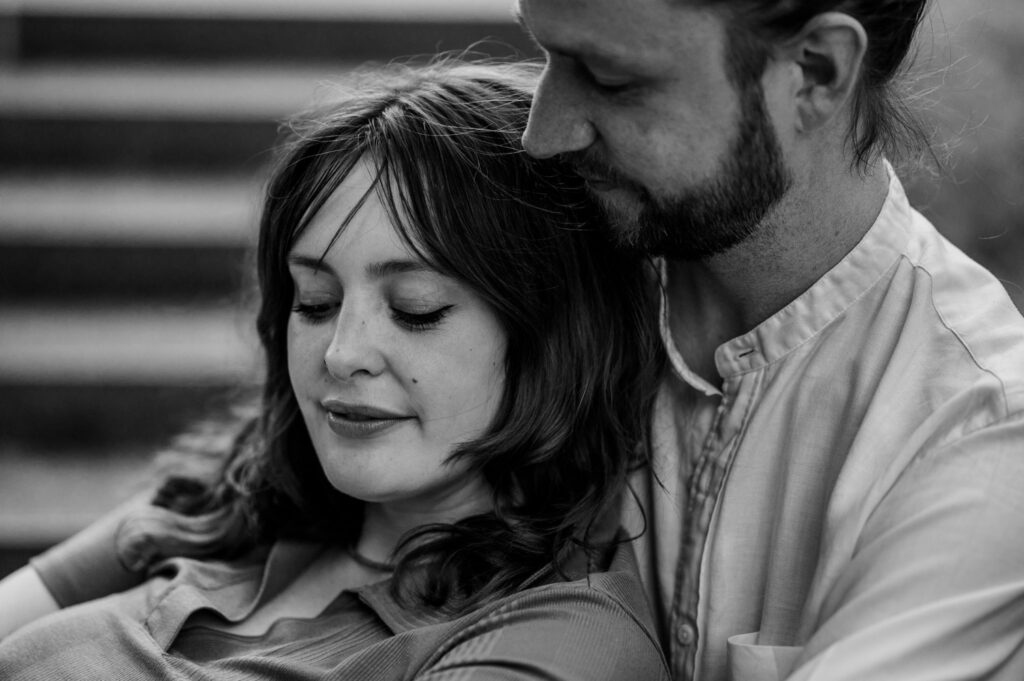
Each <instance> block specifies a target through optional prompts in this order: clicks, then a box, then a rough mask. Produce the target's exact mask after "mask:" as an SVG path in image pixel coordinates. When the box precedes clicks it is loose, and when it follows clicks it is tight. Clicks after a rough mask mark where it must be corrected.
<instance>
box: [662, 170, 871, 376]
mask: <svg viewBox="0 0 1024 681" xmlns="http://www.w3.org/2000/svg"><path fill="white" fill-rule="evenodd" d="M888 184H889V179H888V174H887V171H886V168H885V166H884V165H883V164H882V163H878V164H876V165H875V166H874V167H872V168H871V169H869V170H868V171H867V172H865V173H860V172H858V171H845V170H844V171H842V172H838V173H834V174H832V175H831V176H829V175H827V174H820V173H816V174H811V173H808V176H807V177H805V178H803V179H800V178H797V179H796V180H795V181H794V184H793V187H792V188H791V190H790V191H789V192H788V193H787V195H786V196H785V197H784V198H783V200H782V201H780V202H779V205H778V206H777V207H776V209H775V210H774V211H773V212H772V213H771V215H770V216H769V217H768V219H767V220H766V221H765V224H764V225H762V227H761V228H760V229H759V230H758V232H757V233H756V234H755V235H753V236H752V237H751V238H749V239H747V240H746V241H744V242H743V243H742V244H740V245H739V246H737V247H735V248H733V249H731V250H729V251H727V252H725V253H722V254H719V255H716V256H714V257H712V258H709V259H707V260H704V261H701V262H684V261H677V260H669V261H668V273H669V288H668V296H669V300H670V301H671V311H672V316H671V324H670V327H671V330H672V336H673V338H674V340H675V342H676V346H677V348H678V349H679V351H680V353H681V354H682V356H683V358H684V359H685V360H686V362H687V364H688V365H689V367H690V368H691V369H692V370H693V371H695V372H697V374H698V375H700V376H702V377H704V378H705V379H707V380H709V381H711V383H712V384H713V385H719V384H720V383H721V378H720V377H719V375H718V371H717V369H716V367H715V361H714V353H715V350H716V348H718V346H719V345H721V344H722V343H724V342H726V341H728V340H730V339H732V338H735V337H736V336H740V335H742V334H744V333H746V332H748V331H750V330H751V329H753V328H754V327H756V326H757V325H758V324H760V323H761V322H763V321H764V320H766V319H768V318H769V317H771V316H772V315H774V314H775V313H776V312H778V311H779V310H781V309H782V308H784V307H785V306H786V305H788V304H789V303H790V302H792V301H793V300H795V299H796V298H797V297H799V296H800V295H801V294H802V293H803V292H804V291H806V290H807V289H809V288H810V287H811V286H812V285H813V284H814V283H815V282H817V281H818V280H819V279H820V278H821V277H822V276H823V275H824V274H825V273H826V272H828V271H829V270H830V269H832V267H834V266H835V265H836V264H837V263H838V262H839V261H840V260H842V259H843V257H844V256H845V255H846V254H847V253H849V252H850V251H851V250H852V249H853V247H854V246H856V245H857V243H858V242H859V241H860V240H861V239H862V238H863V236H864V234H865V233H866V232H867V231H868V230H869V229H870V228H871V225H873V224H874V222H875V219H876V218H877V217H878V214H879V212H880V211H881V208H882V204H883V203H884V202H885V198H886V196H887V195H888Z"/></svg>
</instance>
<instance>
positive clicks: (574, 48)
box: [513, 7, 626, 68]
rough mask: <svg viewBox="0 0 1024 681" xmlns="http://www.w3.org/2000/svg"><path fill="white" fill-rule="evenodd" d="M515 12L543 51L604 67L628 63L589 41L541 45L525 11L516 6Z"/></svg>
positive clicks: (525, 31) (519, 21)
mask: <svg viewBox="0 0 1024 681" xmlns="http://www.w3.org/2000/svg"><path fill="white" fill-rule="evenodd" d="M513 14H514V16H515V18H516V23H517V24H519V27H520V28H521V29H523V32H524V33H526V36H527V37H528V38H529V39H530V40H531V41H533V44H534V45H535V46H536V47H537V48H538V49H540V50H541V51H542V52H548V53H550V54H557V55H559V56H562V57H569V58H572V59H581V60H586V61H587V62H589V63H592V64H594V65H597V66H601V67H603V68H622V67H624V66H625V65H626V64H625V63H624V62H623V60H622V57H621V55H617V54H613V53H610V52H608V51H606V50H604V49H603V48H601V47H599V46H597V45H594V44H592V43H589V42H584V43H581V44H578V45H565V46H557V45H548V46H545V45H541V44H540V42H539V41H538V40H537V36H536V35H534V33H533V31H531V30H530V27H529V26H528V25H527V24H526V19H525V18H524V17H523V13H522V12H521V11H520V10H519V8H518V7H516V8H515V9H514V10H513Z"/></svg>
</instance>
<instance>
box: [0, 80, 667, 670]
mask: <svg viewBox="0 0 1024 681" xmlns="http://www.w3.org/2000/svg"><path fill="white" fill-rule="evenodd" d="M536 75H537V74H536V71H535V70H534V68H533V67H528V66H524V65H502V66H496V65H487V66H484V65H470V64H460V63H456V62H450V61H443V62H438V63H435V64H433V65H431V66H429V67H426V68H423V69H411V68H402V67H394V68H391V69H389V70H386V71H381V72H373V73H368V74H365V75H364V77H363V78H362V79H360V80H358V82H356V84H355V89H354V90H353V91H352V92H346V93H344V96H343V97H342V98H341V101H340V103H336V104H333V105H330V106H328V107H325V108H322V109H321V110H318V111H314V112H312V113H311V114H308V115H306V116H304V117H302V118H301V119H299V120H298V121H297V122H296V123H295V124H294V126H293V134H292V137H291V140H290V142H289V143H288V145H287V147H286V149H285V153H284V154H283V157H282V159H281V161H280V163H279V165H278V168H277V170H276V171H275V173H274V175H273V177H272V179H271V181H270V183H269V186H268V189H267V193H266V200H265V204H264V210H263V216H262V220H261V226H260V240H259V248H258V253H257V267H258V278H259V284H260V291H261V296H262V297H261V307H260V310H259V316H258V319H257V329H258V332H259V337H260V340H261V342H262V345H263V349H264V351H265V355H266V377H265V382H264V386H263V395H262V401H261V404H260V407H259V409H258V413H257V414H256V415H255V416H252V417H249V418H241V419H240V420H239V423H238V426H237V428H236V431H237V432H236V433H235V434H234V435H233V439H231V441H230V444H229V445H228V446H227V447H221V448H218V447H217V446H216V442H215V441H216V440H217V438H216V437H211V438H210V441H209V442H208V443H207V444H206V446H204V447H199V448H198V451H197V452H196V453H195V455H194V456H192V457H191V458H189V459H187V463H186V464H185V466H184V468H182V469H181V470H179V471H177V472H176V473H175V474H174V475H172V476H169V477H167V479H166V480H165V481H164V482H163V484H162V487H161V488H160V490H159V491H158V493H157V496H156V499H155V501H154V502H153V504H152V505H146V506H143V507H142V508H140V509H136V510H132V511H131V512H130V513H128V514H127V517H126V518H124V519H123V521H121V522H119V523H117V524H116V526H112V527H116V532H115V531H114V530H113V529H111V530H104V529H102V528H101V529H100V530H99V534H100V536H99V537H98V538H93V539H89V540H87V541H85V542H84V543H80V544H78V545H77V548H76V545H75V544H71V545H69V546H65V547H63V548H58V549H57V550H56V551H55V552H54V553H51V554H50V555H49V556H47V557H44V558H43V559H41V560H40V561H37V562H36V564H35V565H36V569H37V570H38V571H39V573H38V574H39V576H40V577H41V578H42V580H43V582H45V583H46V584H47V585H48V587H49V589H50V590H52V591H53V592H54V595H55V597H56V598H57V601H58V602H61V603H62V604H63V605H67V604H68V602H69V601H71V602H74V601H78V600H83V599H84V598H88V597H91V596H94V595H99V594H102V593H106V592H108V591H110V590H113V589H114V588H126V587H129V586H132V584H131V583H121V584H118V585H116V587H115V586H112V585H111V584H110V583H107V582H104V579H105V577H106V575H103V574H100V573H101V572H102V569H101V567H99V566H101V565H102V560H103V557H104V554H105V553H111V552H110V551H109V550H108V549H106V548H105V547H106V546H107V544H105V543H104V542H105V541H108V540H109V539H110V538H111V537H112V536H113V537H114V538H115V541H116V553H117V555H118V557H119V558H120V559H121V561H122V562H123V563H127V564H130V565H131V566H132V567H133V568H135V569H136V571H137V572H142V573H144V574H145V581H144V582H142V583H141V584H139V585H137V586H134V587H133V588H130V589H128V590H127V591H124V592H123V593H119V594H116V595H113V596H108V597H105V598H101V599H98V600H95V601H90V602H87V603H83V604H81V605H77V606H75V607H72V608H68V609H66V610H63V611H62V612H60V613H58V614H56V615H52V616H50V617H47V618H44V619H42V620H40V621H38V622H36V623H34V624H32V625H30V626H27V627H25V628H24V629H22V630H20V631H18V632H17V633H15V634H14V635H12V636H10V637H9V638H7V639H5V640H4V642H3V644H0V677H2V678H5V679H35V678H39V679H42V678H47V679H49V678H55V677H58V676H59V677H62V678H64V677H69V676H70V677H74V676H75V674H77V675H78V676H79V677H82V678H108V677H109V678H112V677H115V676H117V677H130V678H217V679H221V678H245V679H251V678H298V679H305V678H321V677H324V676H327V677H331V678H356V679H367V678H374V679H392V678H395V679H397V678H414V677H415V678H438V679H441V678H449V677H451V678H454V677H455V676H458V677H459V678H474V679H476V678H480V679H483V678H495V677H500V678H522V679H529V678H558V679H561V678H567V679H568V678H580V679H616V678H623V679H644V678H667V673H666V672H665V669H664V665H663V663H662V662H661V658H660V655H659V653H658V651H657V648H656V645H655V643H654V637H653V635H652V631H651V629H650V626H649V624H648V623H647V620H646V618H647V614H646V612H645V606H644V599H643V595H642V591H641V590H640V588H639V585H638V584H637V582H636V580H635V578H633V576H632V573H631V572H630V570H629V566H628V561H629V558H630V556H629V550H628V548H626V549H625V550H616V549H622V543H621V541H616V540H615V538H614V536H613V533H610V532H607V531H606V530H605V528H603V527H601V525H600V523H598V522H596V521H595V519H597V518H601V517H612V518H614V509H615V507H616V500H617V498H618V496H619V494H620V493H621V491H622V489H623V487H624V481H625V478H626V475H627V474H628V472H629V471H630V470H631V469H632V468H633V467H635V466H636V465H639V464H641V463H642V453H643V451H644V427H645V423H646V418H645V415H646V414H647V413H649V410H650V407H651V402H652V400H653V396H654V392H655V386H656V384H657V378H658V374H659V369H660V363H661V356H660V354H659V353H660V350H659V344H658V341H657V333H656V324H655V322H654V318H655V317H654V314H653V311H652V309H651V305H650V302H649V300H650V298H649V296H648V295H647V291H646V286H647V284H648V282H649V278H648V277H646V276H645V274H646V272H645V268H644V264H643V262H641V261H640V260H639V259H636V258H633V257H631V256H627V255H625V254H623V253H620V252H617V251H614V250H613V249H612V248H611V247H610V246H609V244H607V243H606V242H605V240H604V239H603V238H602V237H601V235H600V233H599V232H596V231H594V230H593V229H592V228H590V227H589V226H588V225H592V224H595V222H596V220H595V216H594V215H593V214H591V213H590V210H589V204H588V202H587V201H586V199H585V197H584V195H583V193H582V188H581V187H579V186H578V185H577V184H576V183H574V182H573V181H571V180H568V179H566V178H568V174H566V173H562V172H560V169H558V168H555V167H552V166H550V165H547V164H542V163H540V162H537V161H533V160H531V159H529V158H528V157H527V156H525V155H524V154H523V153H521V151H520V148H519V135H520V133H521V131H522V129H523V126H524V125H525V121H526V116H527V113H528V110H529V102H530V91H531V87H532V83H533V82H534V80H535V77H536ZM222 431H223V429H222ZM611 524H612V526H613V527H614V522H612V523H611ZM94 531H95V530H94ZM97 554H98V556H99V557H98V558H97ZM609 560H611V561H612V563H611V564H610V565H609V562H608V561H609ZM83 563H84V564H85V565H86V566H87V567H86V568H85V570H84V577H85V583H86V585H87V588H86V589H85V590H80V589H77V588H76V587H75V586H74V584H73V581H74V577H76V576H77V577H82V576H83V575H82V574H77V575H76V574H75V573H74V572H72V573H71V574H67V573H66V572H65V573H62V569H63V568H62V565H65V564H69V565H77V564H83ZM90 565H91V566H92V567H91V568H90V567H88V566H90ZM115 581H116V580H115ZM90 583H92V586H89V585H90ZM69 585H70V586H69ZM97 585H100V586H99V587H97ZM97 591H98V592H99V594H98V593H97Z"/></svg>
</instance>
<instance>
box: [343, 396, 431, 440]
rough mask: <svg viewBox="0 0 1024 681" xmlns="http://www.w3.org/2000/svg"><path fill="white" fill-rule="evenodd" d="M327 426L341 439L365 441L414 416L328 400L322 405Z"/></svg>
mask: <svg viewBox="0 0 1024 681" xmlns="http://www.w3.org/2000/svg"><path fill="white" fill-rule="evenodd" d="M323 408H324V411H325V412H326V414H327V426H328V427H329V428H330V429H331V430H332V431H334V432H335V433H336V434H338V435H341V436H342V437H348V438H356V439H365V438H370V437H375V436H377V435H380V434H382V433H384V432H386V431H388V430H391V429H392V428H394V427H396V426H398V425H400V424H401V423H403V422H405V421H409V420H412V419H413V418H415V417H414V416H408V415H405V414H400V413H396V412H392V411H388V410H386V409H379V408H377V407H371V406H368V405H357V404H349V403H345V402H337V401H333V400H328V401H326V402H324V403H323Z"/></svg>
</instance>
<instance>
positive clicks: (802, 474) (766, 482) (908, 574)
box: [626, 168, 1024, 681]
mask: <svg viewBox="0 0 1024 681" xmlns="http://www.w3.org/2000/svg"><path fill="white" fill-rule="evenodd" d="M890 177H891V180H890V187H889V194H888V197H887V199H886V201H885V205H884V207H883V209H882V211H881V213H880V215H879V217H878V218H877V220H876V222H875V224H874V225H873V226H872V227H871V229H870V231H869V232H868V233H867V234H866V236H865V237H864V238H863V239H862V241H861V242H860V243H859V244H858V245H857V246H856V247H855V248H854V249H853V250H852V251H851V252H850V253H849V254H848V255H847V256H846V257H845V258H843V260H842V261H841V262H839V263H838V264H837V265H836V266H835V267H834V268H833V269H832V270H830V271H829V272H828V273H827V274H826V275H825V276H824V277H822V278H821V279H820V280H819V281H818V282H817V283H815V284H814V285H813V286H812V287H811V288H810V289H809V290H807V291H806V292H805V293H803V294H802V295H801V296H799V297H798V298H797V299H796V300H794V301H793V302H792V303H791V304H789V305H788V306H786V307H785V308H784V309H782V310H781V311H779V312H778V313H777V314H775V315H774V316H772V317H771V318H769V319H768V320H766V321H765V322H763V323H762V324H760V325H759V326H758V327H756V328H755V329H754V330H752V331H750V332H749V333H747V334H745V335H743V336H740V337H738V338H735V339H732V340H730V341H728V342H727V343H725V344H723V345H722V346H720V347H718V349H717V352H716V354H715V362H716V366H717V370H718V373H719V374H720V376H721V379H722V380H721V386H720V389H719V386H714V385H711V384H710V383H708V382H706V381H704V380H702V379H701V378H700V377H698V376H697V375H695V374H694V373H693V372H692V371H690V370H689V369H688V368H687V367H686V365H685V362H683V360H682V358H681V357H680V356H679V353H678V352H677V351H676V348H675V346H674V344H673V341H672V338H671V334H670V333H669V332H668V327H669V325H668V319H669V315H670V314H672V315H678V314H682V315H683V317H685V311H684V310H673V309H672V307H671V305H672V301H670V300H665V301H663V306H664V307H663V335H664V336H665V342H666V345H667V347H668V349H669V354H670V358H671V360H672V362H671V363H672V366H673V369H674V370H673V372H672V375H671V376H670V377H668V379H667V380H666V381H665V384H664V386H663V389H662V391H661V394H660V397H659V401H658V404H657V410H656V414H655V417H654V425H653V438H654V443H655V450H656V451H655V463H654V468H653V470H654V472H655V476H650V475H646V474H643V475H641V476H640V477H638V478H637V480H636V482H635V486H636V487H637V489H638V491H639V493H640V497H641V501H642V503H643V506H644V510H645V514H644V516H641V514H640V513H639V512H638V511H637V507H636V504H627V506H626V515H627V518H628V522H627V525H628V527H629V529H630V530H631V531H636V530H638V529H640V528H641V527H643V525H644V523H645V522H646V526H647V531H646V533H645V534H644V535H643V537H642V538H641V539H640V540H639V541H638V542H637V544H636V548H637V552H638V558H639V561H640V565H641V573H642V575H643V577H644V580H645V587H646V589H647V591H648V593H649V596H650V598H651V599H652V604H653V605H654V607H655V609H656V611H657V613H658V618H659V627H660V636H661V639H662V642H663V645H664V647H665V653H666V655H668V656H669V657H670V666H671V668H672V673H673V676H674V678H675V679H677V681H689V680H690V679H699V680H700V681H722V680H724V679H730V678H731V679H733V680H734V681H762V680H767V679H782V678H786V679H793V680H801V681H806V680H812V679H813V680H815V681H817V680H821V679H828V680H829V681H843V680H845V679H857V680H863V679H872V680H873V681H880V680H884V679H900V680H901V681H906V680H909V679H928V680H934V679H980V678H985V679H1005V680H1007V681H1009V680H1011V679H1012V680H1013V681H1020V680H1021V679H1024V321H1022V319H1021V316H1020V314H1019V313H1018V312H1017V310H1016V309H1015V308H1014V306H1013V304H1012V303H1011V301H1010V300H1009V298H1008V297H1007V295H1006V294H1005V292H1004V290H1003V288H1002V286H1001V284H1000V283H999V281H997V280H996V279H995V278H994V277H993V276H992V275H991V274H990V273H989V272H987V271H986V270H985V269H984V268H982V267H981V266H979V265H978V264H976V263H974V262H973V261H971V260H970V259H969V258H968V257H966V256H965V255H964V254H963V253H961V252H960V251H959V250H957V249H956V248H955V247H954V246H952V245H951V244H950V243H949V242H948V241H946V240H945V239H944V238H943V237H941V236H940V235H939V234H938V233H937V232H936V231H935V229H934V228H933V227H932V225H931V224H929V222H928V221H927V220H926V219H925V218H924V217H923V216H921V215H920V214H919V213H917V212H916V211H914V210H913V209H912V208H911V207H910V205H909V204H908V202H907V199H906V197H905V195H904V192H903V189H902V187H901V185H900V183H899V181H898V180H897V179H896V177H895V174H894V173H892V171H891V168H890ZM675 320H676V317H675V316H674V317H673V321H675Z"/></svg>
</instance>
